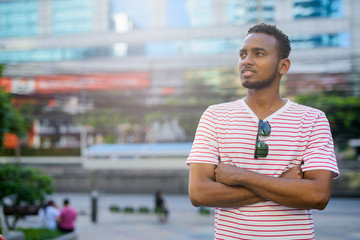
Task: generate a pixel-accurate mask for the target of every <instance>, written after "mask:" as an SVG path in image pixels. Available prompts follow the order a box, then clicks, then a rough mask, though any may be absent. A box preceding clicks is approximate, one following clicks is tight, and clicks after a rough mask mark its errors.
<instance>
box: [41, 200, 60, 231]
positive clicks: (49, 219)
mask: <svg viewBox="0 0 360 240" xmlns="http://www.w3.org/2000/svg"><path fill="white" fill-rule="evenodd" d="M59 215H60V210H59V208H58V207H57V205H56V203H55V202H54V201H53V200H49V201H48V202H47V204H46V207H45V209H44V212H43V218H44V225H45V227H46V228H48V229H52V230H55V229H57V219H58V217H59Z"/></svg>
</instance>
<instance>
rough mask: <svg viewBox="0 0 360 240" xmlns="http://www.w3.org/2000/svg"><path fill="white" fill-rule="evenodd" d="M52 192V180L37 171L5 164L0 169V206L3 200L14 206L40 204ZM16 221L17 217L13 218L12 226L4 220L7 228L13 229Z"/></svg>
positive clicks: (31, 168)
mask: <svg viewBox="0 0 360 240" xmlns="http://www.w3.org/2000/svg"><path fill="white" fill-rule="evenodd" d="M53 190H54V186H53V179H52V178H51V177H50V176H48V175H46V174H43V173H42V172H41V171H40V170H39V169H36V168H33V167H23V166H19V165H15V164H5V165H2V166H1V168H0V204H1V205H3V204H4V201H5V199H6V200H10V201H11V204H12V205H16V206H19V205H25V204H28V205H33V204H40V203H42V202H43V201H44V200H45V197H46V196H47V195H48V194H51V193H52V192H53ZM17 220H18V216H15V218H14V221H13V224H8V221H7V220H6V223H7V225H8V228H9V229H14V228H15V225H16V222H17Z"/></svg>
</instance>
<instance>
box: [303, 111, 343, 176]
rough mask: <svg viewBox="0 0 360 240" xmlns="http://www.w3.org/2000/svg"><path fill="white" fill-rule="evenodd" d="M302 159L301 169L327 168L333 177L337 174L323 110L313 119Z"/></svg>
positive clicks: (332, 146)
mask: <svg viewBox="0 0 360 240" xmlns="http://www.w3.org/2000/svg"><path fill="white" fill-rule="evenodd" d="M303 161H304V165H303V167H302V170H303V171H309V170H329V171H332V172H333V173H334V178H336V177H338V176H339V169H338V166H337V161H336V156H335V151H334V142H333V138H332V135H331V131H330V125H329V121H328V119H327V118H326V116H325V114H324V113H323V112H321V113H320V114H319V115H318V117H317V118H316V119H315V120H314V123H313V128H312V131H311V133H310V136H309V141H308V145H307V147H306V150H305V151H304V154H303Z"/></svg>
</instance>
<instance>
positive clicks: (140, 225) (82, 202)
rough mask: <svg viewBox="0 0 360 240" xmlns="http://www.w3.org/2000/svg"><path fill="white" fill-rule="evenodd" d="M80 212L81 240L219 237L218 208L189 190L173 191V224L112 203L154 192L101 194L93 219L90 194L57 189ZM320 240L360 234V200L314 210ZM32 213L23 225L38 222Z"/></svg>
mask: <svg viewBox="0 0 360 240" xmlns="http://www.w3.org/2000/svg"><path fill="white" fill-rule="evenodd" d="M65 197H67V198H70V200H71V205H72V206H73V207H75V208H76V209H77V210H78V211H79V213H80V215H79V217H78V220H77V229H76V233H77V236H78V239H79V240H144V239H146V240H210V239H213V234H212V231H213V211H211V214H210V215H201V214H199V211H198V209H197V208H195V207H193V206H192V205H191V203H190V201H189V200H188V197H187V196H186V195H167V194H165V200H166V202H167V205H168V207H169V209H170V216H169V220H168V222H167V223H158V222H157V219H156V216H155V215H153V214H140V213H124V212H120V213H112V212H110V211H109V207H110V206H112V205H117V206H119V207H120V208H125V207H133V208H134V209H138V208H140V207H148V208H150V209H153V205H154V197H153V195H151V194H104V193H103V194H101V193H100V194H99V197H98V215H97V221H96V222H95V223H94V222H92V220H91V210H90V209H91V196H90V194H74V193H68V194H67V193H57V194H54V195H53V196H52V198H53V199H54V200H55V201H56V202H57V204H58V205H60V206H61V204H62V200H63V198H65ZM313 214H314V219H315V231H316V239H317V240H339V239H342V240H343V239H344V240H355V239H360V199H359V198H332V199H331V200H330V203H329V205H328V206H327V208H326V209H325V210H324V211H317V210H314V211H313ZM36 224H37V219H36V218H32V217H31V218H27V219H26V220H25V221H23V222H21V225H36Z"/></svg>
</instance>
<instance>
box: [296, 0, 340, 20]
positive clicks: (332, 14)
mask: <svg viewBox="0 0 360 240" xmlns="http://www.w3.org/2000/svg"><path fill="white" fill-rule="evenodd" d="M343 11H344V9H343V1H342V0H294V8H293V16H294V18H295V19H301V18H319V17H327V18H342V17H343V16H344V12H343Z"/></svg>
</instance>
